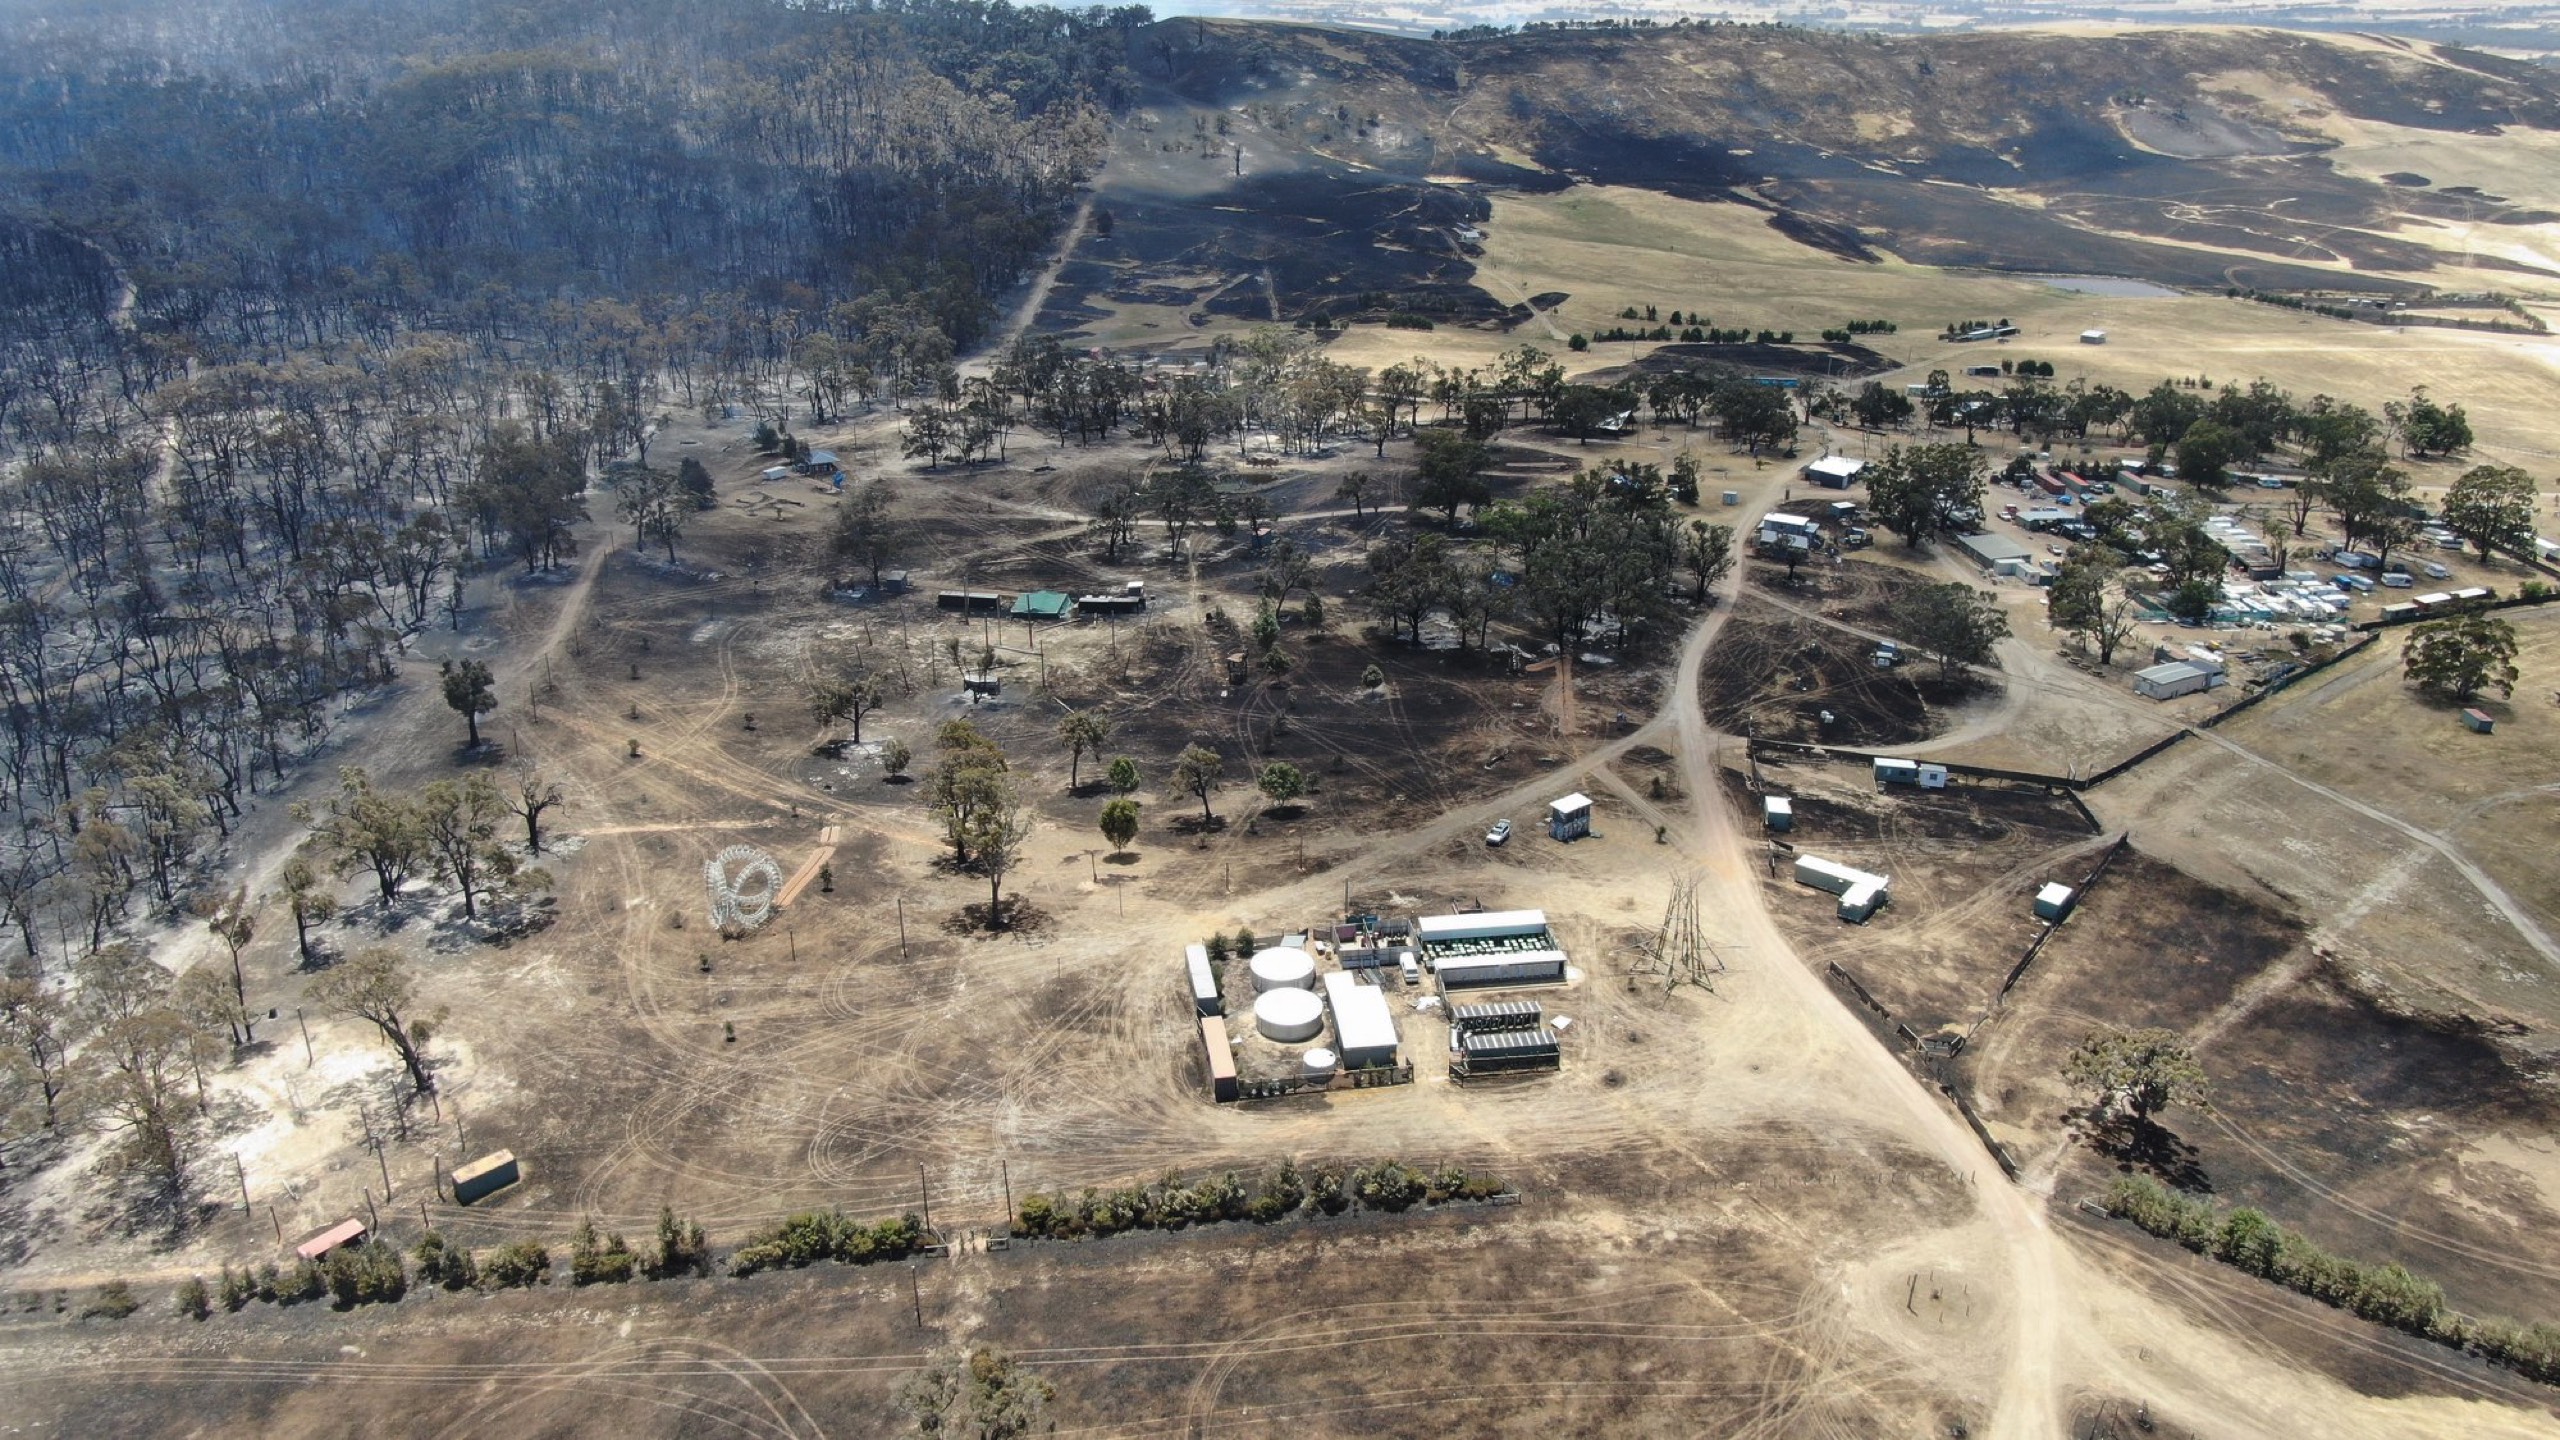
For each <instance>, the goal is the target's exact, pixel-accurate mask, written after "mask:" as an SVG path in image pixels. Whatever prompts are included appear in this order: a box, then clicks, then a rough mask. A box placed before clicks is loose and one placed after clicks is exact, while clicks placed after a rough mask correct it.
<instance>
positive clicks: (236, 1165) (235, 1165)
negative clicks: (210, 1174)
mask: <svg viewBox="0 0 2560 1440" xmlns="http://www.w3.org/2000/svg"><path fill="white" fill-rule="evenodd" d="M231 1169H232V1171H233V1173H235V1174H237V1175H238V1176H239V1177H240V1213H241V1214H243V1215H246V1214H248V1213H249V1169H248V1167H247V1166H245V1165H242V1164H241V1163H240V1152H239V1151H237V1150H234V1151H232V1152H231Z"/></svg>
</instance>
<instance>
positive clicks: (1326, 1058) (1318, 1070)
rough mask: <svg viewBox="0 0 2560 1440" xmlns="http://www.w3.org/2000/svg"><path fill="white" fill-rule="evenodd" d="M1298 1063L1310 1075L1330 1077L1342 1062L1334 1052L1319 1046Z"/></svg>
mask: <svg viewBox="0 0 2560 1440" xmlns="http://www.w3.org/2000/svg"><path fill="white" fill-rule="evenodd" d="M1298 1063H1299V1065H1300V1066H1301V1067H1302V1068H1303V1069H1305V1071H1306V1072H1307V1073H1308V1074H1310V1075H1330V1074H1332V1073H1333V1072H1334V1068H1335V1067H1336V1066H1338V1065H1340V1064H1341V1063H1342V1062H1341V1060H1340V1059H1339V1058H1337V1057H1336V1056H1335V1055H1334V1053H1333V1052H1332V1051H1330V1050H1327V1049H1325V1048H1324V1047H1323V1046H1321V1045H1319V1046H1317V1047H1316V1048H1315V1049H1313V1050H1310V1051H1308V1052H1307V1053H1306V1054H1305V1055H1304V1056H1302V1057H1300V1059H1299V1062H1298Z"/></svg>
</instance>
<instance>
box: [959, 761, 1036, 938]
mask: <svg viewBox="0 0 2560 1440" xmlns="http://www.w3.org/2000/svg"><path fill="white" fill-rule="evenodd" d="M1029 838H1031V822H1029V821H1027V820H1025V819H1023V818H1022V796H1021V792H1020V791H1019V790H1017V789H1016V788H1015V786H1014V783H1013V777H1012V776H1011V775H1008V774H1004V773H1002V772H997V773H995V774H994V775H993V777H992V778H991V779H989V780H988V781H986V782H985V784H984V785H983V787H982V789H981V790H980V793H979V796H978V802H977V805H976V808H975V809H974V810H973V811H972V812H971V814H970V817H969V850H970V852H971V853H972V854H973V855H974V856H975V857H976V860H977V866H978V873H979V874H980V875H983V876H985V877H986V880H987V927H988V928H989V929H992V930H1001V929H1003V928H1004V879H1005V876H1007V875H1010V874H1012V873H1013V869H1014V867H1015V866H1016V865H1018V864H1020V863H1021V861H1022V842H1023V841H1025V840H1027V839H1029Z"/></svg>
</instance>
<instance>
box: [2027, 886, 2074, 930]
mask: <svg viewBox="0 0 2560 1440" xmlns="http://www.w3.org/2000/svg"><path fill="white" fill-rule="evenodd" d="M2077 895H2078V892H2077V891H2074V890H2073V889H2072V888H2071V887H2070V886H2068V885H2065V884H2062V883H2061V882H2059V881H2055V882H2052V883H2050V884H2047V885H2046V886H2045V887H2044V888H2043V889H2041V890H2038V891H2037V892H2036V918H2037V919H2039V920H2055V921H2059V920H2060V919H2061V918H2062V917H2063V916H2065V915H2068V914H2070V913H2071V903H2072V901H2073V900H2074V899H2075V898H2077Z"/></svg>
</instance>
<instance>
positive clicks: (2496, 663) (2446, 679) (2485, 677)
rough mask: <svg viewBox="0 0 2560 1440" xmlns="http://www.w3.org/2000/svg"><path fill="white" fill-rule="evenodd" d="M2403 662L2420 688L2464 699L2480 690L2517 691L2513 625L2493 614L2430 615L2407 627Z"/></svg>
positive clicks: (2455, 698) (2448, 697) (2505, 692)
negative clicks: (2440, 617)
mask: <svg viewBox="0 0 2560 1440" xmlns="http://www.w3.org/2000/svg"><path fill="white" fill-rule="evenodd" d="M2400 656H2401V666H2402V669H2403V671H2404V673H2406V674H2407V675H2408V677H2409V678H2410V679H2411V680H2414V681H2416V682H2417V684H2418V688H2419V689H2421V690H2425V691H2428V692H2430V693H2432V694H2436V695H2442V696H2444V697H2445V698H2446V699H2449V700H2454V701H2457V702H2458V701H2464V700H2468V699H2470V698H2471V697H2472V696H2474V695H2477V694H2479V693H2480V692H2481V691H2482V690H2491V689H2494V690H2496V691H2497V692H2498V693H2500V694H2502V695H2512V694H2514V693H2515V689H2516V681H2517V679H2518V678H2520V674H2521V672H2519V671H2518V670H2517V669H2516V627H2514V626H2513V625H2510V624H2508V623H2507V622H2506V621H2504V620H2500V619H2498V618H2497V617H2495V616H2493V615H2456V616H2453V617H2452V618H2450V619H2445V620H2430V621H2428V622H2426V623H2425V624H2423V625H2420V626H2418V627H2417V628H2415V629H2413V630H2411V631H2410V632H2409V641H2408V644H2407V645H2405V646H2403V647H2402V649H2401V652H2400Z"/></svg>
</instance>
